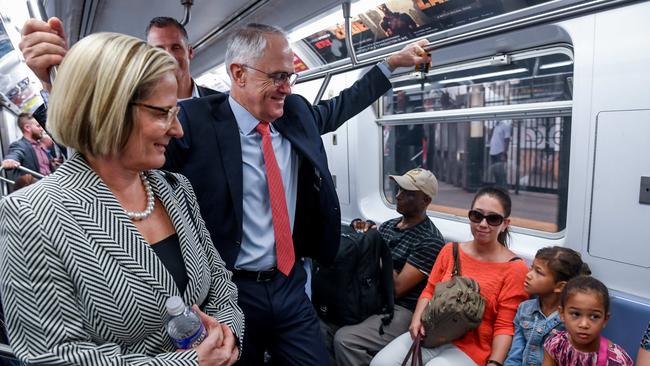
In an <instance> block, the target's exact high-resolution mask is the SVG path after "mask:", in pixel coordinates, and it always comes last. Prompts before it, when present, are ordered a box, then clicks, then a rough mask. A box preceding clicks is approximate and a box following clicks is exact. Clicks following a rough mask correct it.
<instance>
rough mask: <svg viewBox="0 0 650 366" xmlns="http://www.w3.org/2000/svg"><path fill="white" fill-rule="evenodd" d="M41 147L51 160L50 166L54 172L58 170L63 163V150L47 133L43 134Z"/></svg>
mask: <svg viewBox="0 0 650 366" xmlns="http://www.w3.org/2000/svg"><path fill="white" fill-rule="evenodd" d="M39 143H40V144H41V147H42V148H43V150H45V152H46V153H47V157H48V158H49V159H50V165H51V166H52V171H54V170H56V169H57V168H58V167H59V166H61V163H63V158H64V156H63V153H62V150H61V148H60V147H59V146H58V145H57V144H55V143H54V140H52V138H51V137H50V135H48V134H47V133H45V132H43V137H41V140H40V141H39Z"/></svg>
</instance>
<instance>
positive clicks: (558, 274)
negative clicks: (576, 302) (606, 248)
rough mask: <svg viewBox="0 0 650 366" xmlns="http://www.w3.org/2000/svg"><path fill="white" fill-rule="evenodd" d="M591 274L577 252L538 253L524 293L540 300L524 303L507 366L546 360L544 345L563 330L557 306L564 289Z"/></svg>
mask: <svg viewBox="0 0 650 366" xmlns="http://www.w3.org/2000/svg"><path fill="white" fill-rule="evenodd" d="M590 273H591V271H590V270H589V267H588V266H587V264H586V263H584V262H583V261H582V258H580V254H578V253H577V252H576V251H574V250H572V249H569V248H563V247H558V246H555V247H547V248H542V249H540V250H539V251H537V254H536V255H535V259H534V260H533V265H532V266H531V268H530V271H528V274H527V275H526V280H525V281H524V289H525V290H526V292H527V293H528V294H529V295H531V296H533V295H534V296H536V297H537V298H535V299H532V300H527V301H524V302H522V303H521V304H520V305H519V308H518V309H517V315H516V316H515V319H514V324H515V335H514V337H513V338H512V346H511V347H510V352H508V357H507V358H506V360H505V362H504V366H515V365H516V366H522V365H526V366H528V365H531V366H532V365H535V366H540V365H541V364H542V361H543V360H544V341H545V340H546V338H547V337H548V335H550V334H555V333H556V332H557V331H559V330H564V325H563V324H562V321H561V320H560V315H559V313H558V306H559V305H560V294H561V293H562V289H563V288H564V285H565V284H566V283H567V281H569V280H570V279H571V278H573V277H576V276H578V275H581V274H590Z"/></svg>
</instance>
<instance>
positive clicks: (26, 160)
mask: <svg viewBox="0 0 650 366" xmlns="http://www.w3.org/2000/svg"><path fill="white" fill-rule="evenodd" d="M5 159H12V160H16V161H17V162H19V163H20V165H21V166H23V167H25V168H27V169H31V170H33V171H35V172H38V171H39V164H38V157H37V156H36V153H35V152H34V149H33V148H32V144H31V143H30V142H29V141H28V140H27V139H26V138H24V137H23V138H21V139H20V140H17V141H14V142H12V143H11V145H9V152H7V155H6V156H5ZM25 174H27V173H25V172H23V171H22V170H18V169H14V171H13V173H12V175H11V177H12V179H14V180H15V179H16V178H18V177H20V176H22V175H25Z"/></svg>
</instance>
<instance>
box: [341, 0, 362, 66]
mask: <svg viewBox="0 0 650 366" xmlns="http://www.w3.org/2000/svg"><path fill="white" fill-rule="evenodd" d="M341 7H342V8H343V18H344V19H345V46H346V48H347V49H348V56H349V57H350V62H351V63H352V66H355V65H356V64H358V63H359V60H357V54H356V52H355V50H354V44H353V43H352V15H351V14H350V8H351V4H350V0H343V2H342V3H341Z"/></svg>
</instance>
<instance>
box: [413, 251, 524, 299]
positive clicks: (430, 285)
mask: <svg viewBox="0 0 650 366" xmlns="http://www.w3.org/2000/svg"><path fill="white" fill-rule="evenodd" d="M451 246H452V244H451V243H447V244H446V245H445V246H444V247H443V248H442V249H441V250H440V253H438V257H436V262H435V263H434V264H433V268H431V273H430V274H429V279H428V280H427V287H425V288H424V290H422V294H420V299H427V300H430V299H431V298H432V297H433V292H434V290H435V288H436V283H438V282H440V281H442V279H443V277H444V276H445V273H446V272H447V265H448V263H449V261H450V258H452V257H453V251H452V247H451ZM522 284H523V281H522ZM515 310H516V309H515Z"/></svg>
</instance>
